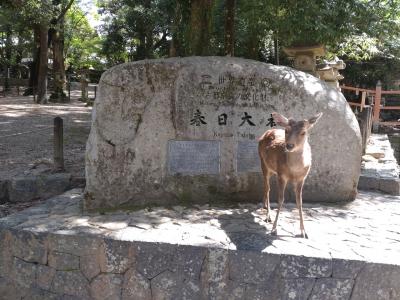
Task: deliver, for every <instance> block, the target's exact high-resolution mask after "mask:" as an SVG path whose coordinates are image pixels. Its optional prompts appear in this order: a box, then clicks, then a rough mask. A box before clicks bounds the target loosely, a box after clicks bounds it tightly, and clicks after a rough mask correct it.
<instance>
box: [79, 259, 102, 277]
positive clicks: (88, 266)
mask: <svg viewBox="0 0 400 300" xmlns="http://www.w3.org/2000/svg"><path fill="white" fill-rule="evenodd" d="M80 268H81V272H82V274H83V275H84V276H85V277H86V278H87V280H89V281H90V280H92V278H93V277H95V276H97V275H98V274H100V264H99V259H98V256H97V255H83V256H81V257H80Z"/></svg>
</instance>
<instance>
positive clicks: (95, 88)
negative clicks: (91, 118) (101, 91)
mask: <svg viewBox="0 0 400 300" xmlns="http://www.w3.org/2000/svg"><path fill="white" fill-rule="evenodd" d="M96 97H97V85H95V86H94V100H96Z"/></svg>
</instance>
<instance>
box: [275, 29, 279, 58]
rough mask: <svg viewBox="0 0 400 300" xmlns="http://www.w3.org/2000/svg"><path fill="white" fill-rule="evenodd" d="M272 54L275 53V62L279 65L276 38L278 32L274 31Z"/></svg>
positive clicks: (277, 41)
mask: <svg viewBox="0 0 400 300" xmlns="http://www.w3.org/2000/svg"><path fill="white" fill-rule="evenodd" d="M274 54H275V64H276V65H277V66H278V65H279V40H278V33H277V32H275V37H274Z"/></svg>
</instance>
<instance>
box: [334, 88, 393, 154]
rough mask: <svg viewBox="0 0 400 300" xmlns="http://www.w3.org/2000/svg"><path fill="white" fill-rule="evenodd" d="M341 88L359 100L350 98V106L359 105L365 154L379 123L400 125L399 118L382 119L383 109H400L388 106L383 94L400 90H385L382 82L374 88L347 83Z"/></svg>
mask: <svg viewBox="0 0 400 300" xmlns="http://www.w3.org/2000/svg"><path fill="white" fill-rule="evenodd" d="M341 89H342V91H343V92H344V91H347V92H350V93H355V95H356V98H357V100H358V101H357V102H354V101H352V100H348V103H349V104H350V106H352V107H357V108H358V110H359V113H358V114H357V119H358V122H359V124H360V130H361V135H362V148H363V154H364V153H365V149H366V146H367V143H368V139H369V136H370V134H371V132H372V129H373V128H378V126H379V125H391V126H394V125H400V121H399V120H392V121H382V120H381V118H380V114H381V111H382V110H400V106H386V105H385V101H382V96H384V95H400V90H396V91H383V90H382V85H381V83H380V82H378V84H377V85H376V87H375V89H374V90H371V89H363V88H358V87H351V86H346V85H342V86H341Z"/></svg>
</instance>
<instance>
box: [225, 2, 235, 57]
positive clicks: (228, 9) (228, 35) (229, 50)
mask: <svg viewBox="0 0 400 300" xmlns="http://www.w3.org/2000/svg"><path fill="white" fill-rule="evenodd" d="M234 49H235V0H226V1H225V55H230V56H233V55H234Z"/></svg>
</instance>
